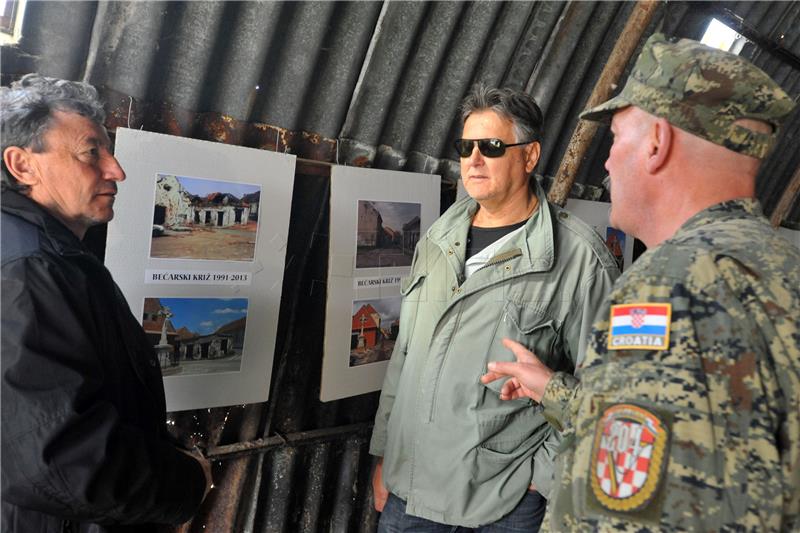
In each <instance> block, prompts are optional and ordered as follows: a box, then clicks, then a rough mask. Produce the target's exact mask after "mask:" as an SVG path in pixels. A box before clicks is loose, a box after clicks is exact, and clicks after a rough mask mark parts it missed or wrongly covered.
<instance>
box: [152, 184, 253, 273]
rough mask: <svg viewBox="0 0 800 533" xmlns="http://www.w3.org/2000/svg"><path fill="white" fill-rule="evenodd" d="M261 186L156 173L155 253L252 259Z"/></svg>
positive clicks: (160, 255) (168, 255)
mask: <svg viewBox="0 0 800 533" xmlns="http://www.w3.org/2000/svg"><path fill="white" fill-rule="evenodd" d="M260 199H261V187H259V186H257V185H247V184H242V183H233V182H225V181H214V180H206V179H198V178H188V177H183V176H174V175H169V174H158V175H157V176H156V197H155V205H154V209H153V232H152V238H151V245H150V257H162V258H176V259H221V260H227V261H252V260H253V258H254V254H255V248H256V234H257V230H258V210H259V203H260Z"/></svg>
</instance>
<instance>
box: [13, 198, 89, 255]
mask: <svg viewBox="0 0 800 533" xmlns="http://www.w3.org/2000/svg"><path fill="white" fill-rule="evenodd" d="M2 210H3V213H8V214H9V215H13V216H16V217H19V218H21V219H23V220H25V221H26V222H29V223H31V224H33V225H34V226H36V227H38V228H40V229H41V230H42V232H43V233H44V234H45V236H46V237H47V239H48V240H49V241H50V242H51V244H52V246H53V248H54V249H55V250H56V251H57V252H58V253H59V254H61V255H63V254H65V253H76V252H79V253H82V252H86V248H85V247H84V246H83V244H82V243H81V241H80V239H78V237H77V235H75V234H74V233H72V232H71V231H70V230H69V229H68V228H67V227H66V226H65V225H64V224H62V223H61V221H59V220H58V219H57V218H55V217H54V216H53V215H51V214H50V213H48V212H47V211H46V210H45V209H44V208H43V207H42V206H41V205H39V204H37V203H36V202H34V201H33V200H31V199H30V198H28V197H27V196H25V195H24V194H21V193H19V192H17V191H14V190H12V189H9V188H7V187H3V189H2Z"/></svg>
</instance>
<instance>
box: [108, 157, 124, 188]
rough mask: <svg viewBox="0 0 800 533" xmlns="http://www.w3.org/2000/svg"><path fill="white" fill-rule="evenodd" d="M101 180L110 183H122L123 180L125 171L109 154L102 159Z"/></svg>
mask: <svg viewBox="0 0 800 533" xmlns="http://www.w3.org/2000/svg"><path fill="white" fill-rule="evenodd" d="M103 178H104V179H107V180H111V181H123V180H124V179H125V171H124V170H122V167H121V166H120V164H119V161H117V158H116V157H114V156H113V155H112V154H111V153H106V157H104V158H103Z"/></svg>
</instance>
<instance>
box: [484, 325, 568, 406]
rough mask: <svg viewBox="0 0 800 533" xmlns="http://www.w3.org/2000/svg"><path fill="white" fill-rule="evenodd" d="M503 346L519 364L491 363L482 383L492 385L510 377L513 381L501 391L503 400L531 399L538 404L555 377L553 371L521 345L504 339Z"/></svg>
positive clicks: (504, 385)
mask: <svg viewBox="0 0 800 533" xmlns="http://www.w3.org/2000/svg"><path fill="white" fill-rule="evenodd" d="M503 346H505V347H506V348H508V349H509V350H511V351H512V352H513V353H514V357H516V358H517V362H516V363H510V362H504V361H492V362H490V363H489V365H488V366H489V371H488V372H487V373H486V374H484V375H483V376H481V383H484V384H486V383H491V382H492V381H495V380H497V379H500V378H506V377H508V378H511V379H509V380H508V381H506V382H505V383H504V384H503V387H502V388H501V389H500V399H501V400H516V399H517V398H530V399H532V400H534V401H536V402H538V401H540V400H541V399H542V395H543V394H544V389H545V387H547V383H548V382H549V381H550V378H551V377H552V376H553V371H552V370H550V369H549V368H547V367H546V366H545V365H544V363H542V362H541V361H540V360H539V358H538V357H536V356H535V355H534V354H533V352H531V351H530V350H528V349H527V348H525V347H524V346H523V345H521V344H520V343H518V342H515V341H512V340H511V339H503Z"/></svg>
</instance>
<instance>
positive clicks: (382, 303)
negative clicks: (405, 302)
mask: <svg viewBox="0 0 800 533" xmlns="http://www.w3.org/2000/svg"><path fill="white" fill-rule="evenodd" d="M399 330H400V297H399V296H390V297H388V298H380V299H374V300H356V301H354V302H353V321H352V326H351V332H350V366H351V367H353V366H360V365H365V364H368V363H376V362H378V361H387V360H389V358H390V357H391V356H392V350H393V349H394V341H395V339H397V333H398V332H399Z"/></svg>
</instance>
